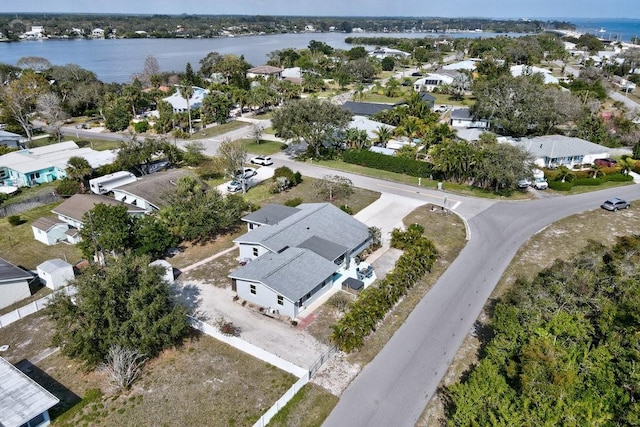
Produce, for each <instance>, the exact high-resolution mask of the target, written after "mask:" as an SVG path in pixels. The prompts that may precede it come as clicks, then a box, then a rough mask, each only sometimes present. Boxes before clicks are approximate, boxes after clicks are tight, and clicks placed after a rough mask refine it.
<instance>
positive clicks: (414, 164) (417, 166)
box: [342, 150, 433, 177]
mask: <svg viewBox="0 0 640 427" xmlns="http://www.w3.org/2000/svg"><path fill="white" fill-rule="evenodd" d="M342 160H344V161H345V162H346V163H352V164H356V165H360V166H365V167H369V168H373V169H381V170H386V171H389V172H395V173H401V174H405V175H409V176H416V177H427V176H429V175H431V174H432V173H433V168H432V166H431V164H430V163H426V162H421V161H419V160H414V159H406V158H402V157H394V156H387V155H385V154H380V153H374V152H372V151H368V150H347V151H345V152H344V153H343V154H342Z"/></svg>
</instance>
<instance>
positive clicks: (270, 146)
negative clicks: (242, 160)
mask: <svg viewBox="0 0 640 427" xmlns="http://www.w3.org/2000/svg"><path fill="white" fill-rule="evenodd" d="M241 141H242V143H243V144H244V146H245V147H246V148H247V151H248V152H249V153H251V154H258V155H264V156H270V155H272V154H275V153H278V152H280V151H282V150H283V149H285V148H287V144H284V143H282V142H278V141H269V140H266V139H261V140H260V144H256V141H255V140H254V139H242V140H241Z"/></svg>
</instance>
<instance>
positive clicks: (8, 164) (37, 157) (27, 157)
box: [0, 141, 117, 187]
mask: <svg viewBox="0 0 640 427" xmlns="http://www.w3.org/2000/svg"><path fill="white" fill-rule="evenodd" d="M71 157H83V158H84V159H86V160H87V161H88V162H89V165H91V167H92V168H94V169H95V168H98V167H100V166H104V165H107V164H110V163H113V162H114V161H115V160H116V157H117V153H116V151H115V150H105V151H96V150H93V149H91V148H89V147H83V148H80V147H78V145H77V144H76V143H75V142H73V141H65V142H59V143H57V144H51V145H45V146H43V147H37V148H28V149H23V150H19V151H13V152H11V153H7V154H5V155H3V156H0V185H6V186H16V187H25V186H27V187H30V186H32V185H36V184H42V183H45V182H51V181H55V180H57V179H62V178H65V177H66V176H67V171H66V169H67V163H68V162H69V159H70V158H71Z"/></svg>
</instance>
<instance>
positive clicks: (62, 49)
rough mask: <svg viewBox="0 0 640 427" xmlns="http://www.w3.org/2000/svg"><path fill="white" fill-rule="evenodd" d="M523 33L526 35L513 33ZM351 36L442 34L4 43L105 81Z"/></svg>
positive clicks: (2, 57)
mask: <svg viewBox="0 0 640 427" xmlns="http://www.w3.org/2000/svg"><path fill="white" fill-rule="evenodd" d="M508 35H511V36H514V37H515V36H521V35H522V34H508ZM348 36H354V37H355V36H363V37H367V36H373V37H381V36H384V37H413V38H415V37H418V38H423V37H439V36H443V34H438V33H400V34H390V33H385V34H367V33H357V34H356V33H354V34H344V33H299V34H278V35H268V36H247V37H232V38H216V39H115V40H84V39H83V40H41V41H22V42H15V43H0V62H2V63H5V64H11V65H15V64H16V62H17V61H18V60H19V59H20V58H23V57H25V56H38V57H42V58H46V59H48V60H49V61H50V62H51V63H52V64H54V65H65V64H77V65H79V66H81V67H82V68H85V69H87V70H90V71H93V72H94V73H96V75H97V76H98V78H99V79H100V80H102V81H103V82H107V83H110V82H118V83H126V82H129V81H131V78H132V76H133V75H134V74H136V73H141V72H142V70H143V68H144V60H145V58H146V57H147V56H148V55H153V56H154V57H155V58H156V59H157V60H158V64H159V66H160V70H161V71H184V69H185V66H186V64H187V62H189V63H191V65H192V67H193V68H194V69H195V70H197V69H198V68H199V61H200V60H201V59H202V58H204V57H205V56H206V55H207V54H208V53H209V52H212V51H215V52H218V53H220V54H223V55H224V54H230V53H232V54H235V55H244V57H245V59H246V60H247V61H248V62H249V63H250V64H252V65H254V66H257V65H262V64H264V63H265V62H266V61H267V60H268V56H267V55H268V54H269V53H270V52H273V51H275V50H279V49H285V48H288V47H291V48H305V47H307V46H308V45H309V42H310V41H311V40H318V41H323V42H325V43H327V44H329V45H330V46H332V47H334V48H336V49H351V48H352V47H354V45H350V44H347V43H345V41H344V40H345V38H346V37H348ZM444 36H446V37H493V36H496V34H495V33H453V34H446V35H444Z"/></svg>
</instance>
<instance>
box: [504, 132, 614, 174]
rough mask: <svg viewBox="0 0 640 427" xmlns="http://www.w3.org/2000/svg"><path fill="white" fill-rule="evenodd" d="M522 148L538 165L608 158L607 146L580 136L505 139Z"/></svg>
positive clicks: (589, 162) (582, 162) (565, 164)
mask: <svg viewBox="0 0 640 427" xmlns="http://www.w3.org/2000/svg"><path fill="white" fill-rule="evenodd" d="M507 142H508V143H510V144H513V145H518V146H520V147H522V148H524V149H525V150H526V151H527V152H528V153H530V154H531V155H532V156H533V157H534V159H535V160H534V163H535V164H536V165H537V166H538V167H550V166H552V167H553V166H567V167H569V168H572V167H573V165H576V164H592V163H593V162H594V160H595V159H602V158H608V157H609V156H610V150H609V148H607V147H605V146H602V145H599V144H594V143H593V142H589V141H586V140H584V139H581V138H575V137H568V136H564V135H545V136H539V137H536V138H523V139H520V140H507Z"/></svg>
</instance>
